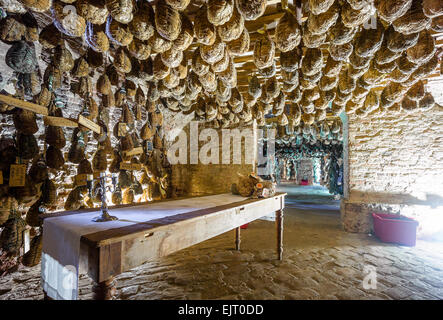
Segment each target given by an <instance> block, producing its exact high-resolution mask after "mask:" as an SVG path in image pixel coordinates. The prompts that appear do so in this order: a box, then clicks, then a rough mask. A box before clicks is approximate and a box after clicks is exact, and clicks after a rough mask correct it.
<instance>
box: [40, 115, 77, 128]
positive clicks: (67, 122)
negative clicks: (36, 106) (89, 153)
mask: <svg viewBox="0 0 443 320" xmlns="http://www.w3.org/2000/svg"><path fill="white" fill-rule="evenodd" d="M43 122H44V123H45V126H54V127H69V128H76V127H78V123H77V122H75V121H72V120H71V119H66V118H62V117H51V116H44V117H43Z"/></svg>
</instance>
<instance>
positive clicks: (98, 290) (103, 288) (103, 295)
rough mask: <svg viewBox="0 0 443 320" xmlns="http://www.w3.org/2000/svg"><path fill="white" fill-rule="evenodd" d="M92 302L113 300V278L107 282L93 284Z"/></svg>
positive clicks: (115, 290) (114, 292) (115, 292)
mask: <svg viewBox="0 0 443 320" xmlns="http://www.w3.org/2000/svg"><path fill="white" fill-rule="evenodd" d="M92 292H93V293H94V294H93V299H94V300H114V299H115V296H116V295H117V288H116V287H115V280H114V277H110V278H109V279H108V280H105V281H102V282H99V283H96V284H94V286H93V287H92Z"/></svg>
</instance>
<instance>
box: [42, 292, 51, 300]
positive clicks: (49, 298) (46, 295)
mask: <svg viewBox="0 0 443 320" xmlns="http://www.w3.org/2000/svg"><path fill="white" fill-rule="evenodd" d="M43 300H54V299H52V298H51V297H50V296H48V294H47V293H46V291H43Z"/></svg>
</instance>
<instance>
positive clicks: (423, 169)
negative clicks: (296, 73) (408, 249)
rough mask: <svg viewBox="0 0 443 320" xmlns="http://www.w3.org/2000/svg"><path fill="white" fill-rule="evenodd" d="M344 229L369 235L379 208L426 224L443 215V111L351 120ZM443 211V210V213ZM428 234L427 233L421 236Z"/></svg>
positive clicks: (343, 209)
mask: <svg viewBox="0 0 443 320" xmlns="http://www.w3.org/2000/svg"><path fill="white" fill-rule="evenodd" d="M348 132H349V136H348V139H349V146H348V153H349V158H348V172H347V173H348V179H349V180H348V183H349V184H348V186H349V196H348V197H347V199H346V200H345V201H344V202H343V203H342V218H343V224H344V228H345V229H346V230H348V231H354V232H368V231H369V230H370V229H371V219H369V218H368V216H369V214H370V212H371V211H373V209H374V208H376V209H377V210H383V211H390V212H396V213H402V214H406V215H410V216H413V217H416V218H417V219H418V220H420V219H423V220H426V218H427V217H425V216H424V215H425V214H426V213H430V214H432V212H434V213H433V214H437V213H436V211H435V210H437V208H439V209H440V210H439V211H440V216H441V215H443V209H442V207H441V206H442V205H443V109H442V108H441V107H439V106H437V105H436V106H434V108H432V109H431V110H429V111H427V112H416V113H406V112H404V111H402V112H401V113H398V114H386V115H383V116H380V115H378V114H373V115H369V116H367V117H366V118H364V119H359V118H357V117H356V116H355V115H351V116H350V117H349V127H348ZM439 206H440V207H439ZM421 231H423V232H422V233H426V230H421Z"/></svg>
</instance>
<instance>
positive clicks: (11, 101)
mask: <svg viewBox="0 0 443 320" xmlns="http://www.w3.org/2000/svg"><path fill="white" fill-rule="evenodd" d="M0 102H2V103H5V104H7V105H10V106H14V107H17V108H20V109H25V110H29V111H32V112H35V113H39V114H43V115H45V116H47V115H48V108H46V107H43V106H41V105H38V104H35V103H32V102H28V101H23V100H20V99H17V98H13V97H10V96H7V95H4V94H0Z"/></svg>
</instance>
